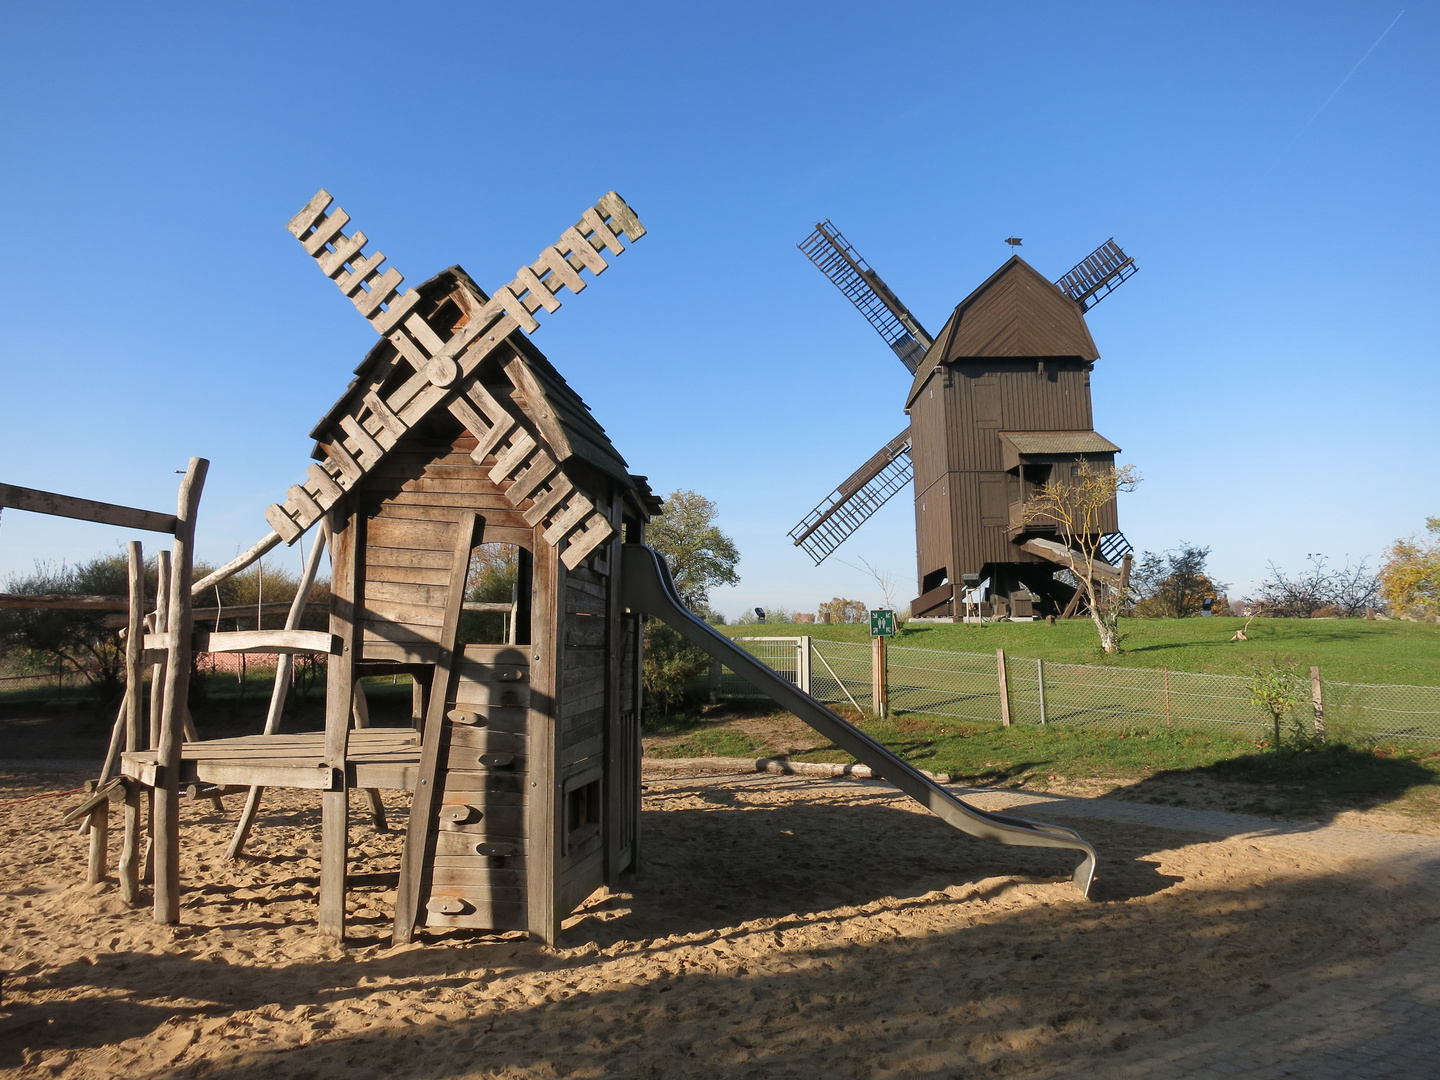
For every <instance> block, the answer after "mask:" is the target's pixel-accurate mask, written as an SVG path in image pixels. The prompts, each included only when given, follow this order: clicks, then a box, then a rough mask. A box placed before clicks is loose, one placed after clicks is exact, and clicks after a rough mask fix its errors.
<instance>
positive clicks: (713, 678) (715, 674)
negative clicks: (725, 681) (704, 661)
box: [710, 660, 720, 705]
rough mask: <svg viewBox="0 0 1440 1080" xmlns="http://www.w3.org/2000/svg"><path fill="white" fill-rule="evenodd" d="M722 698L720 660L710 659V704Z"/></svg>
mask: <svg viewBox="0 0 1440 1080" xmlns="http://www.w3.org/2000/svg"><path fill="white" fill-rule="evenodd" d="M719 700H720V661H719V660H711V661H710V704H711V705H714V704H715V703H716V702H717V701H719Z"/></svg>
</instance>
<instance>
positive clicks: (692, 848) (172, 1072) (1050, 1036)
mask: <svg viewBox="0 0 1440 1080" xmlns="http://www.w3.org/2000/svg"><path fill="white" fill-rule="evenodd" d="M83 779H84V774H83V773H78V772H77V773H75V774H74V775H69V774H65V773H61V772H55V771H49V772H42V771H34V770H25V771H21V770H18V769H16V770H13V771H8V772H6V773H4V774H3V776H0V784H3V787H0V799H4V800H15V799H22V798H25V797H27V796H30V795H36V794H41V793H43V792H47V791H55V790H58V789H63V788H65V787H74V786H77V785H78V784H79V783H80V782H81V781H82V780H83ZM269 794H270V795H271V796H273V797H272V798H269V799H268V801H267V802H266V804H265V808H264V811H263V812H262V815H261V817H260V819H259V821H258V823H257V828H256V830H255V834H254V837H253V839H252V842H251V845H250V848H249V850H248V854H247V857H245V858H244V859H243V860H242V861H240V862H238V863H233V864H228V863H225V862H224V861H223V860H222V854H223V852H224V848H225V843H226V841H227V839H228V837H229V832H230V829H231V827H232V825H233V815H231V814H227V815H226V816H221V815H219V814H217V813H216V812H215V811H214V809H213V808H212V807H211V806H210V805H209V804H208V803H206V802H204V801H200V802H198V803H192V802H188V801H187V803H186V804H185V818H184V826H183V828H184V832H185V834H186V843H185V846H184V853H185V858H186V865H185V879H186V883H187V889H186V891H185V892H184V893H183V916H182V918H183V925H182V926H180V927H178V928H169V927H160V926H157V925H155V924H154V923H153V922H152V921H151V919H150V912H149V911H148V909H145V908H140V909H136V910H131V909H129V908H127V907H126V906H125V905H124V904H123V903H122V902H121V901H120V899H119V896H118V892H117V887H116V885H115V884H114V883H113V882H106V883H102V884H100V885H95V886H87V885H85V884H84V866H85V851H86V847H85V842H84V840H83V839H82V838H80V837H78V836H76V834H75V831H74V828H73V826H61V825H59V818H60V815H61V813H62V812H63V810H64V808H65V807H67V806H68V805H71V804H73V803H74V802H76V801H78V799H79V796H73V795H72V796H67V797H62V798H47V799H38V800H34V801H28V802H7V803H6V805H4V806H3V807H0V830H3V837H4V845H3V848H0V860H3V862H0V874H3V876H4V880H5V887H4V890H3V900H0V905H3V909H0V916H3V926H4V930H3V931H0V934H3V938H0V942H3V944H0V965H3V969H4V976H3V979H4V981H3V994H4V997H3V1006H0V1077H7V1078H8V1077H15V1078H19V1077H26V1078H34V1077H50V1076H53V1077H66V1078H77V1080H78V1078H81V1077H85V1078H91V1077H95V1078H99V1077H116V1076H125V1077H137V1078H138V1077H146V1078H148V1077H177V1078H178V1077H213V1078H232V1077H233V1078H236V1080H238V1078H241V1077H246V1078H248V1077H262V1076H263V1077H295V1078H303V1077H345V1078H346V1080H368V1078H376V1080H379V1078H396V1077H432V1078H433V1077H486V1078H492V1077H493V1078H502V1077H503V1078H522V1077H523V1078H527V1080H528V1078H537V1080H538V1078H547V1080H548V1078H559V1077H566V1078H569V1077H574V1078H580V1077H608V1076H616V1077H620V1076H625V1077H668V1076H699V1077H712V1076H713V1077H750V1076H756V1077H759V1076H764V1077H807V1078H808V1077H817V1078H818V1077H890V1076H894V1077H901V1076H916V1077H971V1076H974V1077H981V1076H1027V1077H1028V1076H1035V1077H1040V1076H1068V1075H1075V1074H1080V1073H1084V1072H1085V1071H1086V1070H1087V1069H1090V1068H1096V1067H1099V1068H1101V1069H1102V1070H1103V1069H1104V1068H1105V1067H1107V1063H1115V1062H1120V1061H1124V1060H1133V1059H1135V1057H1136V1055H1137V1054H1141V1055H1143V1054H1145V1053H1146V1052H1147V1051H1150V1050H1155V1049H1157V1048H1163V1047H1165V1046H1167V1045H1170V1043H1169V1042H1168V1041H1169V1040H1173V1039H1175V1038H1177V1037H1180V1036H1183V1035H1185V1034H1186V1033H1189V1032H1195V1031H1197V1030H1211V1031H1215V1030H1218V1031H1221V1032H1223V1031H1224V1030H1225V1025H1227V1024H1231V1023H1236V1024H1239V1023H1242V1022H1243V1021H1244V1020H1245V1018H1247V1017H1249V1016H1252V1015H1253V1014H1255V1013H1256V1012H1257V1010H1264V1009H1269V1008H1272V1007H1274V1006H1276V1004H1277V1003H1281V1002H1285V1001H1287V1000H1292V999H1293V1000H1294V1001H1296V1002H1299V1003H1300V1004H1301V1005H1303V1004H1304V1002H1305V1000H1306V997H1305V995H1315V994H1324V993H1325V992H1326V991H1327V989H1328V990H1334V989H1335V988H1337V987H1343V986H1344V985H1345V983H1346V981H1347V980H1355V979H1363V978H1364V977H1365V976H1366V974H1367V972H1373V971H1376V970H1379V969H1381V968H1383V967H1384V965H1386V964H1387V963H1393V962H1394V958H1395V957H1396V956H1397V955H1402V954H1403V951H1404V950H1405V949H1406V946H1407V943H1408V942H1409V941H1410V940H1411V939H1412V938H1413V937H1414V936H1415V935H1417V934H1421V933H1423V932H1424V928H1425V927H1426V926H1427V925H1428V924H1432V923H1435V922H1436V921H1437V920H1440V894H1437V891H1436V889H1435V887H1434V881H1433V879H1432V877H1431V876H1430V874H1429V872H1428V871H1429V870H1430V869H1431V867H1432V864H1433V863H1434V855H1435V853H1436V850H1440V842H1437V841H1436V840H1434V839H1432V838H1428V837H1421V836H1401V835H1399V834H1395V833H1389V832H1379V831H1376V832H1373V833H1369V834H1367V833H1366V832H1365V831H1363V830H1359V829H1354V828H1343V829H1337V827H1335V826H1331V828H1330V830H1326V829H1319V830H1316V829H1307V828H1304V827H1284V828H1278V829H1270V830H1267V829H1264V828H1261V829H1258V830H1256V829H1251V830H1248V831H1247V830H1245V829H1238V828H1231V829H1229V830H1227V829H1226V828H1224V827H1223V826H1224V821H1223V820H1222V819H1230V818H1231V817H1232V816H1231V815H1218V814H1210V815H1206V814H1204V813H1194V814H1192V815H1191V817H1192V818H1193V820H1194V821H1196V822H1199V823H1201V824H1202V825H1203V826H1204V827H1203V828H1196V829H1194V830H1187V829H1185V828H1183V827H1179V826H1181V825H1183V824H1184V822H1185V821H1186V820H1190V819H1189V818H1187V817H1186V815H1187V814H1188V813H1190V812H1187V811H1180V810H1173V809H1169V808H1148V807H1142V806H1134V805H1130V806H1126V805H1123V804H1119V807H1120V810H1122V811H1124V812H1126V813H1127V814H1128V816H1129V817H1130V818H1132V820H1128V821H1110V820H1105V818H1104V817H1103V816H1097V814H1095V813H1094V812H1088V813H1084V814H1081V813H1080V812H1079V811H1080V810H1082V809H1084V808H1085V807H1086V806H1087V805H1088V806H1090V807H1091V810H1092V811H1093V808H1094V807H1097V806H1101V804H1103V803H1104V802H1105V800H1083V799H1074V800H1060V801H1058V802H1054V803H1049V804H1042V805H1035V806H1031V807H1029V808H1027V809H1025V810H1022V811H1020V812H1022V813H1027V814H1030V815H1031V816H1034V817H1037V818H1040V819H1042V820H1056V821H1060V822H1062V823H1064V824H1070V825H1073V826H1074V827H1076V828H1079V829H1081V831H1082V832H1083V833H1084V834H1085V835H1086V837H1087V838H1089V839H1091V840H1092V841H1093V842H1094V843H1095V845H1096V847H1097V848H1099V849H1100V850H1101V852H1102V861H1101V871H1100V874H1101V876H1100V877H1099V878H1098V879H1097V883H1096V888H1095V897H1094V899H1093V900H1091V901H1088V902H1087V901H1085V900H1083V899H1081V898H1080V897H1079V895H1078V894H1077V893H1076V891H1075V890H1074V888H1073V887H1072V886H1071V885H1070V883H1069V870H1070V863H1071V862H1072V861H1073V858H1072V857H1071V856H1070V855H1068V854H1067V853H1064V852H1055V851H1044V850H1034V849H1023V848H1007V847H1000V846H997V845H994V844H986V843H981V842H978V841H975V840H972V839H970V838H968V837H965V836H963V835H960V834H959V833H957V832H955V831H954V830H953V829H950V828H948V827H946V826H945V825H944V824H942V823H941V822H940V821H938V820H936V819H935V818H933V817H931V816H929V815H928V814H926V813H924V812H923V811H920V810H919V809H918V808H916V807H915V806H914V805H913V804H910V803H909V802H908V801H907V800H906V799H904V798H903V797H902V796H900V795H898V794H897V793H896V792H894V791H893V789H890V788H888V787H887V786H886V785H885V784H884V783H883V782H879V781H854V780H831V779H811V778H798V777H784V776H770V775H742V776H737V775H683V774H679V775H677V774H675V772H674V770H671V771H670V772H669V773H650V774H647V778H646V787H645V803H644V814H643V818H642V821H643V828H644V852H645V855H644V862H643V867H644V873H643V874H642V875H641V876H640V877H639V879H638V880H637V881H636V882H635V884H634V886H633V890H634V891H632V892H620V893H615V894H607V893H605V892H603V891H602V892H601V893H598V894H596V895H595V896H593V897H592V898H591V899H590V900H589V901H588V902H587V903H586V904H585V905H584V906H583V907H582V908H581V909H580V910H579V911H578V912H577V913H576V914H575V915H574V916H573V917H572V918H571V919H569V920H568V921H567V923H566V926H565V933H564V937H563V940H562V943H561V947H560V948H559V949H557V950H553V951H551V950H547V949H545V948H543V947H541V946H539V945H536V944H533V943H531V942H529V941H526V940H524V939H523V938H522V937H520V936H519V935H508V936H504V935H502V936H487V935H483V934H478V933H476V932H473V931H454V932H450V933H433V932H427V933H425V934H423V935H421V937H420V939H419V940H417V942H415V943H412V944H410V945H408V946H404V947H400V948H392V947H390V945H389V933H390V918H391V909H390V904H391V898H392V897H393V893H394V888H395V882H396V874H397V869H398V858H399V852H400V843H401V836H400V835H399V834H397V833H389V834H376V833H374V832H373V831H372V830H371V829H369V828H368V827H364V826H362V827H358V828H356V829H355V831H354V836H355V846H354V850H353V852H352V863H351V866H352V872H353V874H354V875H355V878H354V887H353V889H352V892H351V895H350V911H349V918H350V925H351V928H352V930H351V933H352V937H353V940H351V941H349V942H347V943H346V945H345V946H343V947H341V946H338V945H336V944H334V943H332V942H330V941H327V940H325V939H323V938H321V937H320V936H319V935H318V934H317V933H316V932H315V895H316V888H317V875H318V868H319V863H318V854H319V822H320V816H319V808H318V805H317V803H318V800H317V799H316V798H315V796H314V795H313V793H306V792H297V791H288V792H287V791H274V792H271V793H269ZM355 797H356V799H357V800H358V799H359V798H360V796H359V794H358V793H356V794H355ZM1006 798H1007V796H1005V795H1003V794H1001V793H995V794H994V795H993V796H991V795H981V796H978V797H977V801H978V802H980V804H981V805H989V806H990V807H991V808H999V807H1000V806H1002V805H1004V803H1005V800H1006ZM987 799H989V800H990V802H989V803H988V804H987V802H986V800H987ZM996 800H999V801H996ZM230 801H232V802H234V801H235V800H234V799H232V800H230ZM403 801H404V796H403V795H396V796H394V805H393V806H392V807H391V809H392V810H393V811H394V813H393V814H392V820H401V821H403V817H402V816H401V813H400V811H401V810H402V809H403V806H402V803H403ZM1109 805H1110V806H1112V807H1113V806H1116V805H1117V804H1115V803H1110V804H1109ZM1067 807H1069V811H1068V813H1067V809H1066V808H1067ZM358 809H359V808H358V806H357V810H358ZM1102 809H1103V808H1102ZM1152 809H1153V810H1154V811H1155V812H1154V813H1150V811H1151V810H1152ZM1162 809H1163V810H1165V811H1167V812H1161V811H1162ZM1147 814H1148V818H1147ZM1150 818H1154V819H1155V820H1158V821H1159V824H1158V825H1157V824H1155V823H1154V822H1153V821H1152V822H1151V823H1149V824H1146V823H1145V822H1146V821H1147V820H1149V819H1150ZM1233 820H1234V822H1236V823H1241V824H1243V823H1244V822H1246V821H1247V820H1248V821H1250V822H1254V821H1256V820H1257V819H1242V818H1238V817H1235V818H1234V819H1233ZM1217 821H1220V822H1221V827H1220V828H1218V829H1217V828H1216V827H1215V823H1216V822H1217ZM1226 831H1230V832H1234V833H1235V835H1229V836H1227V835H1223V833H1225V832H1226ZM1329 832H1336V833H1337V835H1338V834H1344V836H1345V837H1346V838H1348V840H1347V841H1346V842H1344V843H1338V842H1336V841H1335V839H1334V837H1332V836H1330V835H1328V833H1329ZM1267 833H1268V835H1267ZM1367 836H1368V837H1373V839H1374V843H1370V842H1369V841H1368V840H1367ZM1357 837H1358V838H1360V839H1359V840H1358V841H1357V840H1356V838H1357ZM1095 1075H1106V1073H1104V1072H1103V1071H1102V1072H1098V1073H1096V1074H1095ZM1186 1075H1189V1074H1188V1073H1187V1074H1186Z"/></svg>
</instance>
